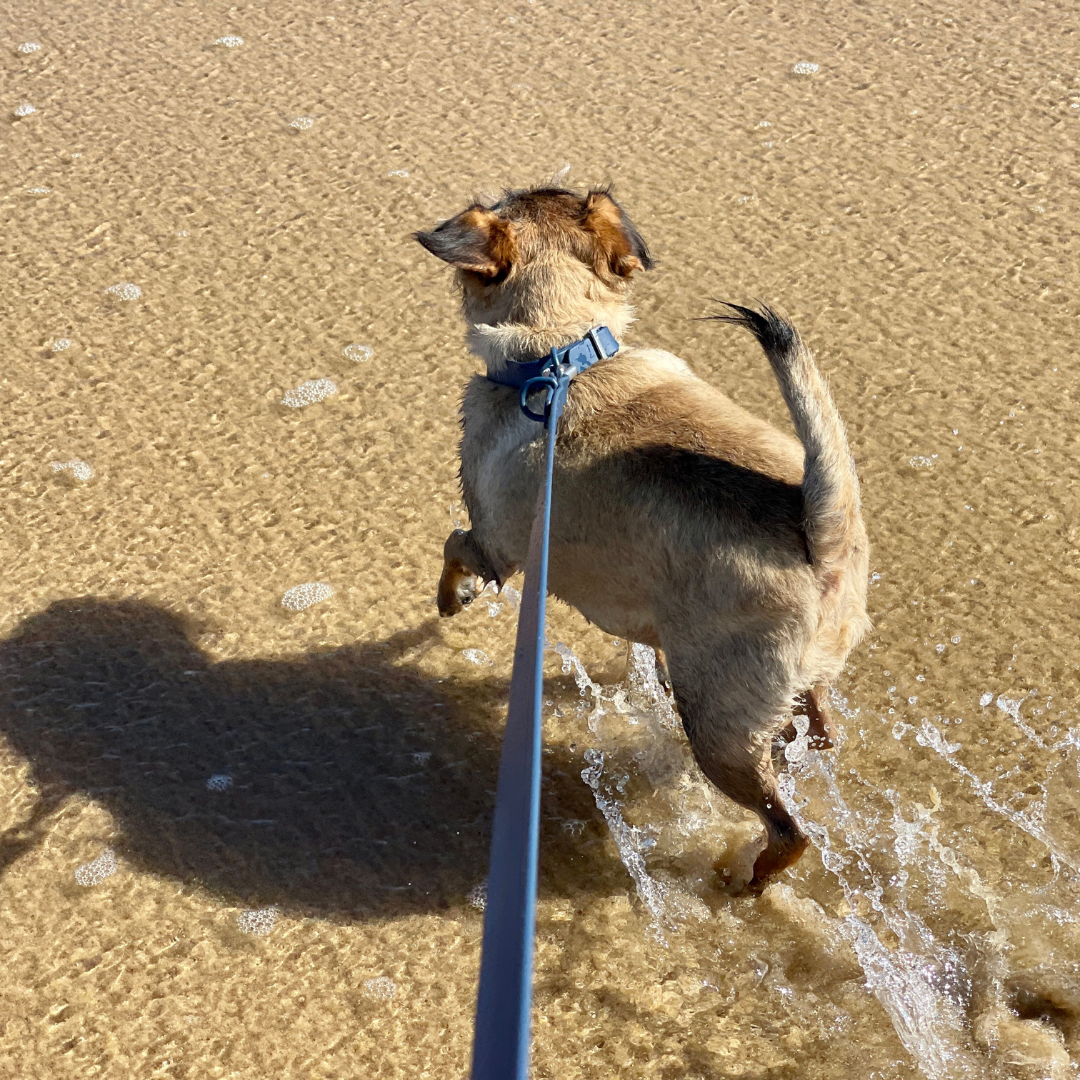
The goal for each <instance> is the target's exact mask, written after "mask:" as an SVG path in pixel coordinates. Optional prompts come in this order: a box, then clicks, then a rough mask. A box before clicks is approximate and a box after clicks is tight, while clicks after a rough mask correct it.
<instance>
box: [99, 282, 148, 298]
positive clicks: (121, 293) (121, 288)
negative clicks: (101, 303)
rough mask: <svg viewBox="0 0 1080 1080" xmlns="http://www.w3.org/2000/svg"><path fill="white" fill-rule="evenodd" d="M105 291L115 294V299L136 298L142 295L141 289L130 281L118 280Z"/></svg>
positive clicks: (111, 294)
mask: <svg viewBox="0 0 1080 1080" xmlns="http://www.w3.org/2000/svg"><path fill="white" fill-rule="evenodd" d="M105 291H106V292H107V293H108V294H109V295H110V296H115V297H116V298H117V300H138V299H139V297H140V296H142V289H140V288H139V286H138V285H134V284H132V282H130V281H118V282H117V283H116V284H115V285H110V286H109V287H108V288H107V289H106V290H105Z"/></svg>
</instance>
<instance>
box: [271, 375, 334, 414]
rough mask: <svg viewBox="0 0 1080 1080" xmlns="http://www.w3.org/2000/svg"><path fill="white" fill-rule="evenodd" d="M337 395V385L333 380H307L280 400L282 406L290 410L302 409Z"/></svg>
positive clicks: (287, 392)
mask: <svg viewBox="0 0 1080 1080" xmlns="http://www.w3.org/2000/svg"><path fill="white" fill-rule="evenodd" d="M336 393H337V383H336V382H334V380H333V379H308V381H307V382H303V383H301V384H300V385H299V386H297V387H295V388H294V389H292V390H288V391H286V393H285V396H284V397H283V398H282V399H281V404H282V405H288V406H289V408H290V409H302V408H303V407H304V406H305V405H314V404H315V402H316V401H324V400H325V399H326V398H328V397H332V396H333V395H334V394H336Z"/></svg>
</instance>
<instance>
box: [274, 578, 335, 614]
mask: <svg viewBox="0 0 1080 1080" xmlns="http://www.w3.org/2000/svg"><path fill="white" fill-rule="evenodd" d="M333 595H334V590H333V587H332V586H330V585H327V584H326V582H325V581H306V582H304V584H303V585H294V586H293V587H292V588H291V589H288V590H287V591H286V593H285V595H284V596H283V597H282V598H281V606H282V607H287V608H288V609H289V610H290V611H303V610H304V609H305V608H309V607H311V606H312V604H318V603H320V602H321V601H323V600H329V599H330V597H331V596H333Z"/></svg>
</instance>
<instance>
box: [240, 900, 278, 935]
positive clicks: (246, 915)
mask: <svg viewBox="0 0 1080 1080" xmlns="http://www.w3.org/2000/svg"><path fill="white" fill-rule="evenodd" d="M277 921H278V910H277V908H276V907H264V908H254V909H253V910H251V911H241V912H240V914H239V915H237V916H236V925H237V926H238V927H239V928H240V931H241V933H244V934H251V935H252V936H254V937H268V936H269V934H270V931H271V930H273V929H274V927H275V926H276V925H277Z"/></svg>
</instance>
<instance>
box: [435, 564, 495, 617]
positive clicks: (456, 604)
mask: <svg viewBox="0 0 1080 1080" xmlns="http://www.w3.org/2000/svg"><path fill="white" fill-rule="evenodd" d="M483 588H484V586H483V582H481V580H480V579H479V578H478V577H473V576H469V575H461V576H456V577H454V578H452V579H449V580H448V579H447V577H446V575H443V580H442V581H440V582H439V595H438V604H439V614H440V615H441V616H442V617H443V618H444V619H449V618H450V616H451V615H456V614H457V613H458V612H459V611H461V610H462V608H467V607H468V606H469V605H470V604H471V603H472V602H473V601H474V600H475V599H476V598H477V596H479V595H480V593H481V592H482V591H483Z"/></svg>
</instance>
